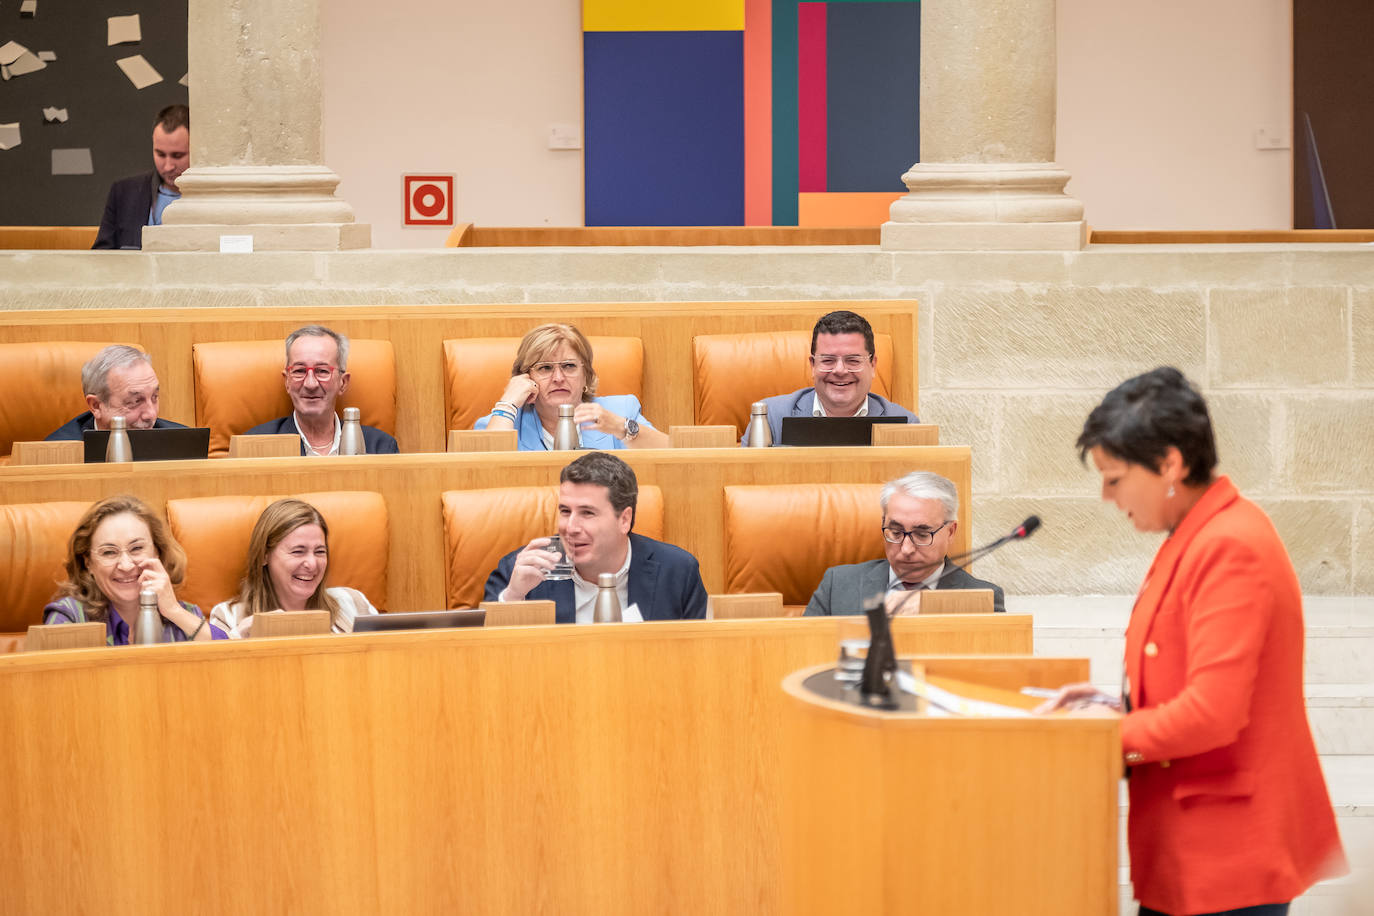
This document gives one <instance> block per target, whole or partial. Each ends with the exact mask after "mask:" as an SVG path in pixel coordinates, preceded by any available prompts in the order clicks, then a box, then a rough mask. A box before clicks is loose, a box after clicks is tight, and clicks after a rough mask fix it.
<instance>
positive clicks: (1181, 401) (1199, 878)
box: [1046, 367, 1345, 916]
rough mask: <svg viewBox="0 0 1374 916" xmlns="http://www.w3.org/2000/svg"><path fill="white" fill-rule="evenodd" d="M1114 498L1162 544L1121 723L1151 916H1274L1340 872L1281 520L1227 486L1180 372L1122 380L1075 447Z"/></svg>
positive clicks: (1196, 400) (1135, 857)
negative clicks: (1277, 526) (1160, 536)
mask: <svg viewBox="0 0 1374 916" xmlns="http://www.w3.org/2000/svg"><path fill="white" fill-rule="evenodd" d="M1078 448H1079V454H1080V457H1081V458H1083V460H1084V461H1085V462H1086V460H1087V458H1088V457H1089V456H1091V458H1092V462H1093V464H1094V466H1095V467H1096V468H1097V471H1098V473H1099V474H1100V475H1101V477H1102V498H1103V499H1104V500H1107V501H1110V502H1113V503H1115V504H1116V507H1117V508H1118V509H1120V510H1121V511H1122V512H1124V513H1126V517H1127V518H1128V519H1129V520H1130V521H1131V523H1132V524H1134V525H1135V527H1136V528H1137V529H1139V530H1141V531H1149V532H1156V531H1158V532H1164V533H1165V538H1164V543H1163V544H1162V545H1161V546H1160V548H1159V552H1158V553H1157V554H1156V555H1155V559H1154V562H1153V563H1152V564H1151V566H1150V570H1149V572H1148V573H1147V574H1146V577H1145V582H1144V584H1143V585H1141V587H1140V592H1139V595H1138V596H1137V598H1136V603H1135V607H1134V608H1133V609H1132V611H1131V619H1130V623H1129V624H1128V625H1127V628H1126V659H1125V682H1124V684H1123V688H1122V696H1121V700H1120V707H1119V709H1110V708H1108V707H1104V706H1088V705H1087V704H1088V703H1091V700H1089V699H1088V698H1089V697H1090V696H1091V695H1093V694H1095V693H1096V691H1095V690H1094V689H1093V688H1092V687H1091V686H1089V685H1075V686H1072V687H1066V688H1064V690H1063V691H1061V693H1060V695H1059V697H1057V698H1056V699H1055V700H1052V701H1050V702H1048V703H1047V704H1046V708H1060V707H1068V708H1071V709H1077V710H1078V711H1079V714H1087V715H1094V714H1098V715H1120V716H1121V717H1122V718H1121V743H1122V755H1123V759H1124V762H1125V764H1126V766H1127V767H1128V768H1129V769H1128V776H1129V789H1130V801H1131V804H1130V817H1129V823H1128V828H1127V832H1128V839H1129V846H1130V856H1131V878H1132V881H1133V882H1134V885H1135V893H1136V896H1137V898H1138V899H1139V900H1140V903H1141V907H1140V912H1141V914H1145V916H1150V914H1174V916H1184V914H1212V913H1221V912H1225V913H1238V914H1239V913H1244V914H1251V916H1260V914H1264V916H1270V914H1283V913H1286V912H1287V911H1288V904H1289V902H1290V901H1291V900H1292V899H1293V898H1294V897H1296V896H1298V895H1299V894H1301V893H1302V892H1303V891H1305V890H1306V889H1307V888H1308V887H1309V886H1311V885H1312V884H1313V883H1315V882H1316V881H1318V880H1320V879H1322V878H1325V877H1328V876H1331V875H1333V874H1338V873H1341V872H1342V871H1344V869H1345V860H1344V856H1343V853H1342V850H1341V845H1340V839H1339V837H1338V835H1337V833H1336V820H1335V816H1334V814H1333V813H1332V810H1331V802H1330V799H1329V797H1328V795H1327V791H1326V783H1325V781H1324V779H1323V777H1322V772H1321V769H1320V766H1319V764H1318V761H1317V752H1316V748H1315V746H1314V744H1313V741H1312V733H1311V730H1310V728H1309V727H1308V724H1307V710H1306V707H1305V705H1304V696H1303V662H1302V655H1303V640H1304V635H1305V634H1304V630H1303V616H1302V592H1301V589H1300V588H1299V585H1298V577H1297V575H1296V573H1295V572H1294V570H1293V564H1292V562H1291V561H1290V560H1289V558H1288V552H1287V551H1286V550H1285V549H1284V546H1283V542H1282V541H1280V540H1279V536H1278V533H1277V532H1276V531H1275V530H1274V525H1273V523H1272V522H1270V520H1269V517H1268V516H1267V515H1265V514H1264V512H1263V511H1262V510H1261V509H1260V508H1259V507H1258V506H1256V505H1255V504H1254V503H1252V502H1250V501H1249V500H1247V499H1245V498H1244V497H1243V496H1241V495H1240V494H1239V493H1238V492H1237V491H1236V488H1235V486H1234V485H1233V484H1232V483H1231V481H1230V480H1228V479H1227V478H1226V477H1225V476H1220V475H1217V474H1216V473H1215V468H1216V464H1217V452H1216V444H1215V440H1214V437H1213V434H1212V424H1211V420H1210V418H1209V416H1208V412H1207V405H1206V403H1205V402H1204V401H1203V399H1202V396H1201V395H1200V394H1199V393H1198V392H1197V390H1196V389H1195V388H1193V386H1192V385H1191V384H1190V383H1189V382H1188V380H1187V379H1185V378H1184V377H1183V374H1182V373H1180V372H1179V371H1178V370H1177V369H1173V368H1167V367H1166V368H1160V369H1155V370H1154V371H1152V372H1147V373H1145V374H1144V375H1140V376H1137V377H1135V378H1133V379H1130V380H1128V381H1126V382H1123V383H1122V384H1121V385H1120V386H1118V387H1117V388H1116V389H1114V390H1113V391H1111V392H1110V393H1109V394H1107V396H1106V397H1105V398H1104V399H1103V400H1102V403H1101V404H1100V405H1098V406H1097V407H1096V408H1094V410H1093V411H1092V413H1091V414H1090V415H1089V416H1088V419H1087V422H1086V423H1085V424H1084V426H1083V433H1082V435H1081V436H1079V439H1078Z"/></svg>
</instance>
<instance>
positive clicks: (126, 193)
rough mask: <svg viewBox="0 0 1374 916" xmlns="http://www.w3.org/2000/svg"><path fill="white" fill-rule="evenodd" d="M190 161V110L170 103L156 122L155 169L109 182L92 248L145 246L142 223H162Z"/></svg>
mask: <svg viewBox="0 0 1374 916" xmlns="http://www.w3.org/2000/svg"><path fill="white" fill-rule="evenodd" d="M190 164H191V110H190V109H189V108H187V107H186V106H185V105H168V106H167V107H166V108H164V109H162V110H161V111H159V112H158V113H157V120H156V121H155V122H154V123H153V166H154V168H153V170H152V171H151V172H143V173H141V174H138V175H132V176H130V177H128V178H121V179H119V180H118V181H116V182H115V183H114V184H112V185H110V194H109V196H108V197H107V198H106V199H105V213H104V215H103V216H101V218H100V230H99V231H98V232H97V233H96V236H95V244H94V245H92V246H91V247H92V248H134V249H141V248H142V247H143V227H144V226H161V225H162V211H163V210H164V209H166V207H167V205H168V204H169V203H171V202H172V201H174V200H177V199H178V198H180V197H181V189H180V188H178V187H177V179H178V178H180V177H181V173H182V172H184V171H186V168H187V167H188V166H189V165H190Z"/></svg>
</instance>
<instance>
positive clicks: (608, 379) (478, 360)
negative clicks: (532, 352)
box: [444, 337, 652, 429]
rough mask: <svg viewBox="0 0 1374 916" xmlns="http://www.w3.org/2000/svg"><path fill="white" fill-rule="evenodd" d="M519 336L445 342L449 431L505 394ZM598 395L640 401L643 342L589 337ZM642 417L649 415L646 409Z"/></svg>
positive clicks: (482, 414) (487, 409)
mask: <svg viewBox="0 0 1374 916" xmlns="http://www.w3.org/2000/svg"><path fill="white" fill-rule="evenodd" d="M520 340H521V338H519V337H472V338H466V339H461V340H446V341H444V416H445V417H446V418H447V422H448V429H472V427H473V424H475V423H476V422H477V421H478V420H480V419H482V418H483V417H485V416H486V415H487V414H489V413H491V408H492V405H494V404H495V403H496V399H497V398H499V397H501V393H502V392H504V391H505V390H506V384H507V383H508V382H509V381H510V369H511V364H512V363H514V362H515V352H516V350H518V349H519V348H520ZM587 341H588V342H589V343H590V344H591V345H592V365H593V366H594V367H595V368H596V375H597V385H596V393H597V394H598V395H606V394H632V395H634V396H635V397H637V398H639V399H640V402H641V403H643V401H644V394H643V392H644V342H643V341H641V340H640V339H639V338H638V337H588V338H587ZM644 412H645V414H647V415H649V416H651V417H652V414H649V411H648V410H647V409H646V410H645V411H644Z"/></svg>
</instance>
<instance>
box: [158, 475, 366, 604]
mask: <svg viewBox="0 0 1374 916" xmlns="http://www.w3.org/2000/svg"><path fill="white" fill-rule="evenodd" d="M280 498H281V497H279V496H207V497H198V498H192V499H169V500H168V501H167V520H168V522H170V523H171V526H172V536H173V537H175V538H176V539H177V541H178V542H179V543H180V544H181V546H182V548H184V549H185V551H186V581H185V582H184V583H183V584H182V586H181V588H180V589H178V590H177V594H178V596H179V597H180V598H181V599H182V600H183V601H189V602H191V603H192V604H197V605H199V606H200V609H201V610H202V611H204V612H205V613H206V614H207V615H208V614H209V613H210V609H211V608H212V607H214V606H215V605H216V604H218V603H219V602H221V601H224V600H225V599H227V598H232V597H233V596H234V595H236V594H238V590H239V583H240V582H241V581H242V580H243V573H244V565H245V564H246V563H247V559H248V542H249V540H250V539H251V537H252V534H253V525H255V524H256V523H257V520H258V516H259V515H261V514H262V510H263V509H266V508H267V505H268V503H271V502H274V501H275V500H277V499H280ZM296 498H297V499H301V500H304V501H305V502H308V503H310V504H311V505H312V506H314V507H315V508H316V509H319V510H320V514H321V515H323V516H324V520H325V521H326V522H327V523H328V524H329V584H330V585H331V586H337V585H342V586H347V587H349V588H356V589H357V590H358V591H360V592H362V593H363V594H364V595H366V596H367V597H368V600H370V601H371V602H372V603H373V604H374V605H376V607H377V608H378V610H385V609H386V587H387V565H388V561H389V559H390V540H389V535H388V531H389V530H390V529H389V527H388V523H387V509H386V500H384V499H383V498H382V495H381V494H380V493H372V492H367V491H355V490H336V491H329V492H323V493H300V494H296Z"/></svg>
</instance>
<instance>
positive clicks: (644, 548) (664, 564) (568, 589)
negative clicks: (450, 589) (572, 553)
mask: <svg viewBox="0 0 1374 916" xmlns="http://www.w3.org/2000/svg"><path fill="white" fill-rule="evenodd" d="M521 550H524V548H523V547H520V548H517V549H515V550H512V551H511V552H510V553H508V554H506V555H505V556H504V557H502V558H501V561H500V562H499V563H497V564H496V569H495V570H493V571H492V574H491V575H490V576H488V577H487V587H486V595H485V597H484V598H483V600H484V601H496V600H498V599H499V598H500V595H501V592H503V591H505V589H506V586H507V585H508V584H509V583H510V574H511V570H512V569H514V568H515V557H516V555H517V554H518V553H520V551H521ZM628 590H629V594H628V596H627V597H628V598H629V600H630V604H635V605H638V606H639V613H640V616H642V617H643V618H644V619H645V620H680V619H690V618H697V619H702V618H704V617H705V616H706V586H705V585H704V584H703V583H702V581H701V569H700V567H699V566H698V564H697V558H696V557H694V556H692V555H691V554H690V553H688V552H687V551H685V550H683V549H682V548H681V547H674V546H673V545H672V544H665V543H663V542H662V541H655V540H654V539H653V538H646V537H644V536H643V535H639V534H635V533H634V532H630V578H629V582H628ZM525 598H526V599H527V600H529V601H549V600H552V601H553V603H554V606H555V608H556V609H557V618H556V619H557V622H558V623H574V622H575V621H576V619H577V607H576V598H575V592H574V589H573V584H572V580H571V579H558V580H555V581H553V582H549V581H547V580H546V581H544V582H541V583H539V584H538V585H536V586H535V587H534V588H532V589H530V593H529V594H528V595H526V596H525Z"/></svg>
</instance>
